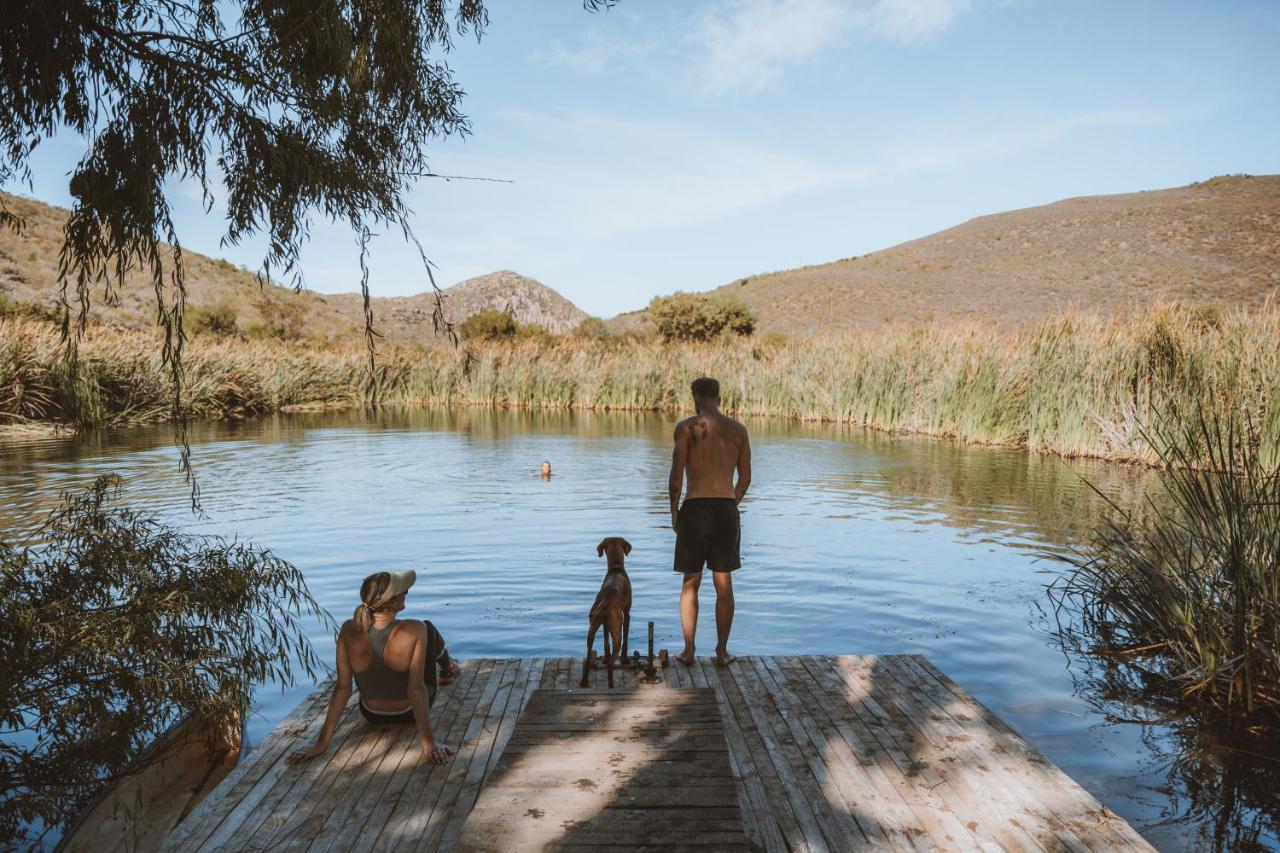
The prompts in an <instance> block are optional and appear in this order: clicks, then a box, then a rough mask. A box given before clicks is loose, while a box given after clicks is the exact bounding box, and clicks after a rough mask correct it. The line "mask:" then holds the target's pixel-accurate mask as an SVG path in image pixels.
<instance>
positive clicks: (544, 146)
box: [6, 0, 1280, 317]
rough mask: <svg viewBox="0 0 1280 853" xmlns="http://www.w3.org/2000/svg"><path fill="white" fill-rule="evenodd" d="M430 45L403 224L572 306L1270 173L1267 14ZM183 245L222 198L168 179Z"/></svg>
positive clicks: (794, 11) (1150, 13)
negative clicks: (432, 53)
mask: <svg viewBox="0 0 1280 853" xmlns="http://www.w3.org/2000/svg"><path fill="white" fill-rule="evenodd" d="M486 5H487V7H488V9H489V14H490V19H491V21H490V25H489V27H488V29H487V30H486V31H485V34H484V37H483V39H482V40H481V41H480V42H479V43H478V44H477V43H476V42H475V41H474V40H473V39H469V38H468V39H463V40H461V42H460V43H459V44H458V45H456V47H455V50H454V51H453V53H452V54H451V55H450V56H449V57H448V58H447V61H448V63H449V65H450V66H451V67H452V68H453V69H454V71H455V75H456V80H457V82H458V83H459V84H460V85H461V86H462V87H463V88H464V89H465V90H466V92H467V96H466V98H465V100H464V101H463V110H464V112H466V114H467V115H468V117H469V118H470V120H471V126H472V133H471V135H469V136H467V137H465V138H461V139H455V138H451V139H447V140H442V141H437V142H433V143H431V145H430V147H429V151H431V152H432V154H431V158H432V159H431V164H432V168H433V169H434V170H435V171H436V172H438V173H442V174H453V175H467V176H476V177H485V178H498V179H502V180H504V181H510V182H511V183H499V182H483V181H442V180H426V181H423V182H421V183H419V184H418V185H416V186H415V187H414V188H413V189H412V190H411V193H410V196H409V200H410V206H411V207H412V208H413V210H414V220H413V226H414V229H415V231H416V233H417V234H418V236H419V238H420V239H421V240H422V242H423V244H424V247H425V249H426V251H427V254H428V256H429V257H430V258H431V260H432V262H433V263H434V264H435V267H436V275H437V281H439V282H440V283H441V284H442V285H448V284H453V283H456V282H459V281H462V280H465V279H467V278H470V277H473V276H477V275H482V274H484V273H488V272H492V271H495V270H500V269H511V270H515V271H516V272H519V273H521V274H523V275H527V276H530V277H533V278H535V279H538V280H539V281H541V282H542V283H544V284H546V285H549V286H551V287H553V288H555V289H556V290H558V291H559V292H561V293H562V294H564V295H565V296H566V297H568V298H569V299H570V300H572V301H573V302H575V303H576V304H577V305H579V306H580V307H582V308H583V309H584V310H586V311H588V312H589V313H591V314H595V315H598V316H603V317H608V316H612V315H614V314H616V313H619V312H622V311H627V310H633V309H637V308H641V307H643V306H644V305H646V304H647V303H648V302H649V300H650V299H651V298H653V297H654V296H656V295H660V294H666V293H671V292H674V291H676V290H686V291H701V290H709V289H711V288H713V287H717V286H719V285H722V284H725V283H727V282H730V281H734V280H736V279H740V278H743V277H746V276H750V275H754V274H757V273H762V272H768V271H771V270H779V269H788V268H792V267H797V266H801V265H805V264H817V263H824V262H827V261H832V260H837V259H839V258H844V257H849V256H853V255H862V254H866V253H868V252H871V251H875V250H877V249H882V248H887V247H889V246H892V245H895V244H897V243H900V242H903V241H906V240H911V239H914V238H916V237H922V236H925V235H927V234H930V233H933V232H935V231H938V230H941V229H943V228H947V227H950V226H952V225H956V224H959V223H960V222H963V221H965V220H967V219H970V218H972V217H974V216H981V215H985V214H989V213H997V212H1000V211H1003V210H1010V209H1015V208H1020V207H1029V206H1034V205H1039V204H1047V203H1050V202H1053V201H1057V200H1059V199H1063V198H1068V197H1072V196H1080V195H1095V194H1104V193H1122V192H1134V191H1139V190H1148V189H1160V188H1165V187H1172V186H1180V185H1183V184H1188V183H1191V182H1193V181H1197V180H1203V179H1206V178H1210V177H1213V176H1215V175H1221V174H1232V173H1241V172H1243V173H1249V174H1273V173H1278V172H1280V50H1278V49H1277V48H1276V45H1278V44H1280V2H1277V0H1258V2H1231V0H1217V2H1179V0H1161V1H1160V2H1143V0H1126V1H1125V2H1114V0H1106V2H1096V1H1095V0H708V2H689V0H621V2H619V3H618V5H617V6H615V7H614V8H612V9H609V10H607V11H603V12H597V13H589V12H586V11H584V10H583V9H582V6H581V4H580V3H579V2H578V0H537V2H532V0H488V2H487V3H486ZM83 150H84V142H83V140H80V139H78V138H76V137H73V136H70V135H67V134H63V135H60V136H58V137H55V138H54V139H51V140H49V141H47V142H46V143H45V144H43V145H42V146H41V147H40V148H39V149H37V151H36V153H35V155H34V157H33V160H32V168H33V172H34V173H35V177H34V181H33V186H32V187H30V188H26V187H14V186H10V187H6V189H11V190H16V191H19V192H22V193H23V194H26V195H33V196H34V197H36V198H39V199H41V200H43V201H47V202H49V203H52V204H58V205H63V206H69V205H70V196H69V194H68V191H67V186H66V184H67V174H68V172H69V171H70V170H71V169H72V168H73V167H74V165H75V162H76V160H77V159H78V158H79V156H80V154H81V153H82V152H83ZM173 197H174V199H175V200H176V212H177V217H176V219H177V225H178V233H179V237H180V239H181V240H182V242H183V245H184V246H185V247H186V248H188V249H191V250H195V251H199V252H204V253H206V254H211V255H214V256H221V257H226V258H228V259H230V260H232V261H233V262H235V263H238V264H243V265H245V266H247V267H249V268H251V269H256V268H257V267H258V266H259V264H260V262H261V257H262V244H261V243H260V242H255V241H247V242H245V243H244V244H242V245H239V246H232V247H226V248H223V247H220V245H219V243H220V238H221V236H222V235H223V233H225V223H224V222H223V220H222V218H221V210H220V208H219V206H218V205H217V204H216V203H215V205H214V209H213V210H212V211H210V212H209V213H205V212H204V211H203V209H202V207H201V205H200V203H199V194H198V192H197V191H196V190H195V188H193V187H185V186H174V187H173ZM371 251H372V254H371V263H370V287H371V289H372V292H373V293H374V295H377V296H398V295H408V294H412V293H419V292H422V291H424V290H426V289H427V287H428V285H427V280H426V277H425V274H424V272H423V269H422V265H421V261H420V259H419V256H418V254H417V252H416V250H414V249H412V248H410V247H409V246H406V245H405V244H404V241H403V238H402V237H401V236H400V235H399V234H398V232H393V233H388V234H385V235H380V236H379V237H378V238H377V239H375V240H374V242H373V244H372V250H371ZM302 264H303V273H304V275H305V280H306V284H307V286H308V287H309V288H311V289H313V290H316V291H319V292H322V293H334V292H343V291H353V290H356V289H358V286H359V276H360V271H359V263H358V250H357V244H356V240H355V235H354V234H352V233H351V232H350V230H349V228H347V227H346V226H344V225H335V224H332V223H328V222H323V221H319V222H317V223H316V224H315V226H314V228H313V233H312V240H311V242H310V243H309V245H308V246H307V248H306V249H305V250H304V252H303V255H302Z"/></svg>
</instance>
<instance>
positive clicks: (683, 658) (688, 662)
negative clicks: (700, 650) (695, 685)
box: [676, 651, 693, 666]
mask: <svg viewBox="0 0 1280 853" xmlns="http://www.w3.org/2000/svg"><path fill="white" fill-rule="evenodd" d="M676 660H678V661H680V663H682V664H684V665H685V666H693V652H691V651H683V652H681V653H680V654H678V655H676Z"/></svg>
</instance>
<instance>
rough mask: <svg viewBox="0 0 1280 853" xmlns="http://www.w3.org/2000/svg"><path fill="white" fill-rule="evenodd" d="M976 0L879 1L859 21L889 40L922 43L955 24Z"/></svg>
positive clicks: (860, 15) (867, 28) (861, 15)
mask: <svg viewBox="0 0 1280 853" xmlns="http://www.w3.org/2000/svg"><path fill="white" fill-rule="evenodd" d="M972 8H973V0H877V2H875V3H874V4H872V6H871V8H869V9H867V10H865V11H863V12H861V13H860V14H859V15H858V18H859V19H860V20H859V21H858V24H859V25H860V26H862V27H864V28H865V29H866V30H868V31H869V32H871V33H872V34H873V35H876V36H879V37H880V38H883V39H885V40H886V41H896V42H902V43H904V44H919V43H921V42H924V41H928V40H929V39H930V38H933V37H934V36H936V35H937V34H938V33H940V32H942V31H943V30H945V29H947V27H949V26H951V25H952V24H953V23H954V22H955V20H956V19H957V18H959V17H960V16H961V15H963V14H965V13H966V12H968V11H969V10H970V9H972Z"/></svg>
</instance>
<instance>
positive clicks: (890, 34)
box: [692, 0, 973, 94]
mask: <svg viewBox="0 0 1280 853" xmlns="http://www.w3.org/2000/svg"><path fill="white" fill-rule="evenodd" d="M972 7H973V0H873V2H870V3H865V2H864V3H849V2H842V0H723V2H721V3H719V4H717V5H716V6H715V7H714V8H712V9H711V10H710V11H708V12H706V13H704V14H703V15H702V16H701V17H700V18H699V19H698V21H697V25H696V26H695V28H694V32H695V35H694V37H693V41H694V44H695V46H696V48H697V51H698V54H699V58H698V59H697V60H696V62H695V64H694V67H693V69H692V75H693V78H694V80H695V81H696V82H697V84H698V85H699V87H700V88H701V89H702V90H703V91H705V92H707V93H709V94H724V93H727V92H732V91H747V92H755V91H760V90H762V89H766V88H769V87H770V86H773V85H774V84H776V83H777V82H778V81H779V80H780V79H781V78H782V77H783V75H784V74H785V73H786V71H787V69H788V67H790V66H792V65H795V64H798V63H801V62H804V61H806V60H809V59H811V58H813V57H815V56H818V55H819V54H821V53H823V52H825V51H828V50H830V49H832V48H834V47H836V46H837V45H839V44H841V43H843V42H845V41H846V40H847V39H848V38H849V37H850V36H851V35H852V34H853V33H855V32H864V33H866V34H868V35H870V36H871V37H873V38H879V39H883V40H885V41H893V42H899V43H903V44H920V43H923V42H926V41H928V40H929V39H931V38H933V37H934V36H936V35H937V34H939V33H941V32H942V31H944V30H945V29H947V28H948V27H949V26H951V25H952V24H953V23H954V22H955V21H956V19H958V18H959V17H960V16H961V15H963V14H965V13H966V12H968V11H970V9H972Z"/></svg>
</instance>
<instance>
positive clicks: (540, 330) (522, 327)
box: [515, 323, 554, 341]
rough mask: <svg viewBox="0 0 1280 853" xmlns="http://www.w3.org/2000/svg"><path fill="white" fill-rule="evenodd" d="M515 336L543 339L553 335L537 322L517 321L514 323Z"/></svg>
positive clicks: (527, 338)
mask: <svg viewBox="0 0 1280 853" xmlns="http://www.w3.org/2000/svg"><path fill="white" fill-rule="evenodd" d="M515 336H516V338H517V339H519V340H526V341H527V340H533V341H545V340H548V339H549V338H552V337H554V336H553V335H552V334H551V333H550V332H548V331H547V330H546V329H545V328H544V327H542V326H539V325H538V324H537V323H518V324H517V325H516V334H515Z"/></svg>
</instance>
